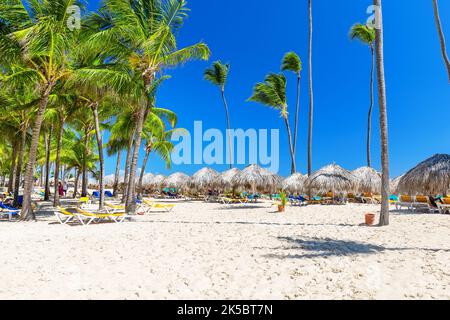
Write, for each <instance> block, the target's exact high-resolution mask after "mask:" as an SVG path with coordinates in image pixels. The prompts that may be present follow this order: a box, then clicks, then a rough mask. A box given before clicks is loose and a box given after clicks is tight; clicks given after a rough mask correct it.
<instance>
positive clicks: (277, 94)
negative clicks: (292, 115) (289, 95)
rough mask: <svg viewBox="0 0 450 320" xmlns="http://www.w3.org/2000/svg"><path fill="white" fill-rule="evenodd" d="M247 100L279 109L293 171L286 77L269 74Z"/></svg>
mask: <svg viewBox="0 0 450 320" xmlns="http://www.w3.org/2000/svg"><path fill="white" fill-rule="evenodd" d="M248 101H253V102H258V103H261V104H263V105H265V106H269V107H272V108H274V109H276V110H279V111H280V114H281V117H282V118H283V119H284V122H285V124H286V130H287V134H288V142H289V150H290V153H291V160H292V163H293V164H294V172H295V156H294V147H293V145H292V134H291V127H290V125H289V118H288V105H287V101H286V77H285V76H284V74H274V73H271V74H269V75H268V76H267V77H266V79H265V81H264V82H262V83H258V84H257V85H256V86H255V88H254V89H253V95H252V96H251V97H250V99H249V100H248Z"/></svg>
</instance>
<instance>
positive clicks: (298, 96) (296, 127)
mask: <svg viewBox="0 0 450 320" xmlns="http://www.w3.org/2000/svg"><path fill="white" fill-rule="evenodd" d="M300 82H301V78H300V73H299V74H297V104H296V106H295V123H294V158H295V155H296V154H297V133H298V114H299V109H300ZM295 171H296V170H294V164H292V166H291V172H292V173H295Z"/></svg>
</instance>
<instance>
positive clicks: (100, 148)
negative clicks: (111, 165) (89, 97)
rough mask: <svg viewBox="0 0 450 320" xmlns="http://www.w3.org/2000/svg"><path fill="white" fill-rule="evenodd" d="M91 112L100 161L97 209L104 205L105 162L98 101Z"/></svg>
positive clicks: (101, 208)
mask: <svg viewBox="0 0 450 320" xmlns="http://www.w3.org/2000/svg"><path fill="white" fill-rule="evenodd" d="M91 108H92V113H93V115H94V121H95V136H96V137H97V146H98V159H99V162H100V177H99V183H100V203H99V207H98V209H99V210H103V207H104V205H105V179H104V175H105V164H104V160H103V140H102V134H101V130H100V121H99V119H98V103H94V104H93V105H92V106H91Z"/></svg>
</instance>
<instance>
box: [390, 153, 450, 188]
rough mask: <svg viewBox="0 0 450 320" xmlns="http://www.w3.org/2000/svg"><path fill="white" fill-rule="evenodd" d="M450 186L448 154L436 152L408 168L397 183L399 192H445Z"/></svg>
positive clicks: (449, 158) (449, 160) (449, 157)
mask: <svg viewBox="0 0 450 320" xmlns="http://www.w3.org/2000/svg"><path fill="white" fill-rule="evenodd" d="M449 187H450V155H448V154H436V155H434V156H433V157H431V158H429V159H427V160H425V161H423V162H421V163H419V164H418V165H417V166H416V167H415V168H413V169H411V170H409V171H408V172H407V173H406V174H405V175H404V176H403V177H402V178H401V179H400V182H399V184H398V189H399V191H400V192H406V193H409V194H413V193H426V194H439V193H444V194H446V193H447V191H448V189H449Z"/></svg>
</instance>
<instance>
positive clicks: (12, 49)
mask: <svg viewBox="0 0 450 320" xmlns="http://www.w3.org/2000/svg"><path fill="white" fill-rule="evenodd" d="M24 3H25V4H26V5H24ZM73 5H78V6H79V7H80V8H82V7H83V5H82V3H81V1H79V0H53V1H34V0H33V1H30V0H23V1H20V0H10V1H7V3H6V4H2V7H1V8H0V20H2V21H5V22H6V24H7V25H8V26H9V27H10V28H11V32H10V33H9V35H8V37H0V56H3V55H9V57H12V58H10V59H14V64H15V67H14V70H11V72H9V73H8V76H7V77H6V81H5V82H7V83H8V82H13V83H14V82H16V83H17V82H22V83H23V82H25V81H27V82H30V81H33V82H35V83H36V84H37V87H38V90H39V91H40V101H39V108H38V112H37V114H36V117H35V121H34V124H33V126H32V138H31V145H30V151H29V153H28V163H27V167H26V171H25V176H24V179H25V185H24V198H23V206H22V212H21V219H22V220H25V221H26V220H35V219H36V218H35V216H34V212H33V210H32V207H31V193H32V191H33V185H34V169H35V164H36V156H37V148H38V144H39V136H40V131H41V125H42V121H43V117H44V113H45V110H46V108H47V104H48V101H49V96H50V94H51V93H52V92H53V89H54V88H55V86H56V85H57V83H58V82H59V81H60V80H61V79H63V78H65V77H67V76H68V75H69V74H70V62H69V61H68V60H67V55H66V53H67V52H68V51H70V49H71V48H72V47H74V40H75V38H76V35H77V32H73V31H71V30H69V28H67V11H68V8H69V7H70V6H73ZM26 8H28V10H27V9H26ZM6 38H7V39H8V40H5V39H6Z"/></svg>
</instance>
